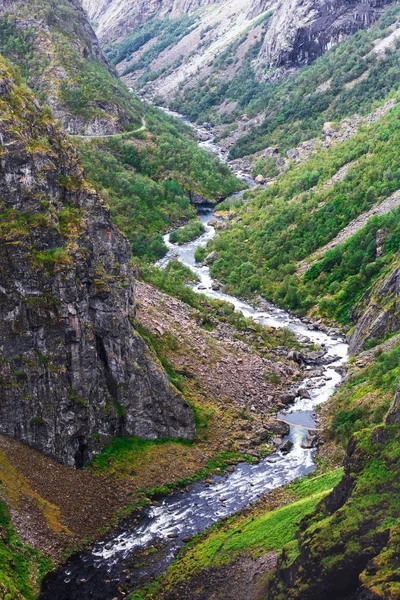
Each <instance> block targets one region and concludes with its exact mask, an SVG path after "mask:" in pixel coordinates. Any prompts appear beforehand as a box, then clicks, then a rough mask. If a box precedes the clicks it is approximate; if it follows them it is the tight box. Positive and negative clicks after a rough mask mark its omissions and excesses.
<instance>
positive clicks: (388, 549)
mask: <svg viewBox="0 0 400 600" xmlns="http://www.w3.org/2000/svg"><path fill="white" fill-rule="evenodd" d="M398 442H399V428H398V427H385V426H379V427H376V428H375V429H373V430H372V431H368V430H364V431H363V432H360V433H358V434H357V435H356V436H355V437H353V438H352V439H351V440H350V442H349V446H348V449H347V453H346V457H345V461H344V476H343V478H342V480H341V481H340V482H339V484H338V485H337V486H336V487H335V488H334V489H333V491H332V492H331V493H330V494H329V495H328V496H327V497H326V498H325V499H324V500H323V501H322V502H320V504H319V505H317V507H316V510H315V512H314V513H312V514H310V515H308V516H306V517H305V518H304V519H303V520H302V521H301V522H300V528H299V533H298V536H297V540H296V541H295V542H293V543H292V544H291V545H290V546H287V547H286V548H284V549H283V551H282V553H281V555H280V557H279V560H278V566H277V570H276V572H275V576H274V577H273V578H272V579H271V581H270V583H269V588H268V593H267V594H266V596H267V597H268V598H269V599H270V600H278V598H279V599H281V598H283V597H284V598H287V599H288V600H297V599H298V600H300V599H301V600H315V599H316V598H326V599H327V600H339V599H340V600H341V599H342V598H352V600H366V599H374V600H378V599H384V598H386V599H394V598H397V597H398V594H397V592H398V551H399V518H398V508H397V507H398V494H399V491H400V490H399V471H400V462H399V453H398Z"/></svg>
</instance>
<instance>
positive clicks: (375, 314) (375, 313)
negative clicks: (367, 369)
mask: <svg viewBox="0 0 400 600" xmlns="http://www.w3.org/2000/svg"><path fill="white" fill-rule="evenodd" d="M351 316H352V319H353V321H356V326H355V329H354V331H353V333H352V335H351V337H350V341H349V351H350V353H351V354H356V353H357V352H359V351H360V350H361V349H362V348H363V347H364V344H365V343H366V342H367V340H369V339H372V338H375V339H376V340H381V339H382V338H383V337H384V336H385V335H386V334H390V333H394V332H396V331H398V330H399V329H400V267H397V268H395V269H394V270H392V271H391V273H390V274H389V275H388V276H387V277H386V278H384V279H383V281H382V279H381V280H378V282H377V284H375V285H374V286H373V287H372V288H371V289H369V290H368V291H367V292H366V293H365V295H364V296H363V297H362V298H361V300H360V302H359V304H358V306H356V308H355V309H354V310H353V312H352V315H351Z"/></svg>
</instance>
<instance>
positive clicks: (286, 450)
mask: <svg viewBox="0 0 400 600" xmlns="http://www.w3.org/2000/svg"><path fill="white" fill-rule="evenodd" d="M292 448H293V442H291V441H290V440H286V442H283V444H282V446H281V447H280V448H279V450H280V451H281V452H282V454H288V453H289V452H290V451H291V449H292Z"/></svg>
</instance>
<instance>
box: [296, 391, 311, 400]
mask: <svg viewBox="0 0 400 600" xmlns="http://www.w3.org/2000/svg"><path fill="white" fill-rule="evenodd" d="M297 395H298V396H300V398H306V399H307V400H309V399H310V398H311V396H310V392H309V391H308V390H306V388H299V389H298V390H297Z"/></svg>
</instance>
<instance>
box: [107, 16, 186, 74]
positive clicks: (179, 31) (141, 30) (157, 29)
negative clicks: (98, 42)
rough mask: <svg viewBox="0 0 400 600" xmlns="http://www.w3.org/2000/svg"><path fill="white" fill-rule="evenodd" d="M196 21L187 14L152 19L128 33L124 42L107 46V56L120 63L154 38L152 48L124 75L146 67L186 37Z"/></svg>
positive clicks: (128, 68)
mask: <svg viewBox="0 0 400 600" xmlns="http://www.w3.org/2000/svg"><path fill="white" fill-rule="evenodd" d="M194 23H195V19H194V18H193V17H189V16H187V15H182V16H179V17H177V18H175V19H170V18H169V17H167V18H165V19H150V20H149V21H147V22H146V23H144V24H143V25H140V26H139V27H136V28H135V30H134V32H133V33H132V34H130V35H128V37H127V38H125V39H124V41H123V42H120V43H117V44H111V45H110V46H108V48H106V53H107V56H108V58H109V59H110V61H111V62H112V63H113V64H115V65H118V64H119V63H121V62H122V61H124V60H127V61H129V60H131V59H132V56H133V55H134V54H135V52H137V51H138V50H140V49H141V48H142V47H143V46H144V45H145V44H147V43H148V42H150V40H154V43H153V44H151V46H150V48H148V49H147V50H146V51H145V52H143V54H142V55H141V56H140V58H138V60H137V61H135V62H134V63H133V64H130V65H129V66H128V67H127V68H126V69H125V71H124V72H123V75H128V74H129V73H133V72H135V71H138V70H140V69H144V68H145V67H148V66H149V65H150V63H151V62H152V61H153V60H154V59H156V58H157V56H158V55H159V54H161V52H163V51H164V50H166V49H167V48H169V47H170V46H172V45H174V44H177V43H178V42H179V41H180V40H181V39H182V38H183V37H185V35H187V34H188V33H189V31H190V29H191V27H192V25H194Z"/></svg>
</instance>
